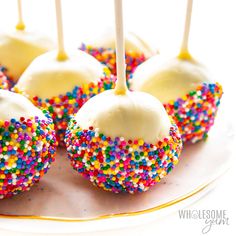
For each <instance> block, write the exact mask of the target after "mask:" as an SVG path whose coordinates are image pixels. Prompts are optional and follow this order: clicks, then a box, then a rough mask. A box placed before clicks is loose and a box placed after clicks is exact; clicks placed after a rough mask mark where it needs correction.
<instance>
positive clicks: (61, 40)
mask: <svg viewBox="0 0 236 236" xmlns="http://www.w3.org/2000/svg"><path fill="white" fill-rule="evenodd" d="M55 5H56V18H57V40H58V54H57V59H58V60H59V61H64V60H66V59H67V58H68V56H67V54H66V52H65V48H64V36H63V25H62V11H61V0H55Z"/></svg>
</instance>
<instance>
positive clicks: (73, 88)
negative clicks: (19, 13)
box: [14, 0, 114, 145]
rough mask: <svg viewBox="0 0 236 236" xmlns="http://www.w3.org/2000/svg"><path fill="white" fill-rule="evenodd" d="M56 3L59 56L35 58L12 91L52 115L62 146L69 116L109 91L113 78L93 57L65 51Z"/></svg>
mask: <svg viewBox="0 0 236 236" xmlns="http://www.w3.org/2000/svg"><path fill="white" fill-rule="evenodd" d="M55 3H56V15H57V28H58V52H57V51H51V52H47V53H45V54H43V55H41V56H39V57H37V58H36V59H35V60H34V61H33V62H32V63H31V64H30V66H29V67H28V68H27V70H26V71H25V72H24V73H23V75H22V76H21V77H20V79H19V81H18V83H17V84H16V86H15V88H14V91H16V92H23V93H25V94H26V95H28V96H29V97H30V99H32V101H33V103H34V104H35V105H36V106H38V107H41V108H45V109H48V111H49V113H50V114H51V116H52V118H53V120H54V123H55V129H56V131H57V137H58V140H59V141H60V144H61V145H64V141H63V140H64V134H65V130H66V128H67V122H68V121H69V118H70V115H73V114H75V113H76V112H77V111H78V110H79V108H80V107H81V106H82V105H83V104H84V103H85V102H86V101H87V100H88V99H89V98H91V97H92V96H94V95H95V94H97V93H99V92H101V91H103V90H105V89H109V88H111V87H112V86H113V84H114V78H113V77H112V76H110V72H109V70H108V69H107V68H106V67H104V66H103V65H102V64H101V63H100V62H99V61H97V60H96V59H95V58H94V57H92V56H90V55H88V54H87V53H85V52H83V51H80V50H77V49H75V50H74V51H73V50H72V51H69V52H68V54H67V53H66V51H65V49H64V42H63V27H62V17H61V2H60V1H59V0H56V1H55Z"/></svg>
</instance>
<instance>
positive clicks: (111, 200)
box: [0, 117, 233, 233]
mask: <svg viewBox="0 0 236 236" xmlns="http://www.w3.org/2000/svg"><path fill="white" fill-rule="evenodd" d="M232 142H233V130H232V127H231V126H230V125H229V123H228V122H226V121H225V119H223V118H222V117H221V118H220V119H217V122H216V124H215V126H214V127H213V128H212V130H211V132H210V134H209V138H208V140H207V141H205V142H200V143H197V144H195V145H188V146H185V148H184V151H183V152H182V154H181V158H180V162H179V164H178V166H176V168H175V169H174V170H173V171H172V172H171V173H170V174H169V175H168V176H167V177H166V178H165V179H163V180H162V181H161V183H159V184H157V185H156V186H154V187H153V188H152V189H151V190H149V191H147V192H145V193H139V194H135V195H129V194H113V193H110V192H105V191H103V190H101V189H99V188H96V187H94V186H93V185H92V184H91V183H90V182H87V181H86V180H85V179H83V178H82V177H80V176H79V175H78V174H77V173H76V172H75V171H74V170H73V169H72V168H71V166H70V162H69V160H68V159H67V157H66V152H65V150H59V152H58V155H57V160H56V162H55V163H54V164H53V165H52V168H51V170H50V171H49V173H48V174H47V175H46V176H45V177H44V178H43V179H42V180H41V182H40V183H39V184H37V185H36V186H34V187H33V188H32V189H31V191H29V192H24V193H22V194H19V195H18V196H15V197H14V198H11V199H5V200H1V201H0V227H1V228H3V229H10V230H15V231H22V232H32V233H33V232H35V233H40V232H41V233H75V232H87V231H98V230H107V229H114V228H121V227H126V226H131V225H136V224H140V222H142V223H145V222H147V221H150V220H152V219H153V218H154V217H155V219H156V218H157V217H161V216H162V215H163V214H167V213H169V212H170V211H173V210H176V209H179V208H180V207H183V205H186V204H189V203H191V202H193V201H195V200H196V199H199V198H200V197H201V196H202V195H204V194H205V193H206V192H207V191H208V190H209V189H210V188H209V187H210V186H212V183H213V182H214V181H215V180H216V179H217V178H219V176H221V175H222V174H223V173H224V172H225V171H226V170H227V169H228V168H229V166H230V157H231V156H232V152H233V147H232ZM13 223H14V224H13Z"/></svg>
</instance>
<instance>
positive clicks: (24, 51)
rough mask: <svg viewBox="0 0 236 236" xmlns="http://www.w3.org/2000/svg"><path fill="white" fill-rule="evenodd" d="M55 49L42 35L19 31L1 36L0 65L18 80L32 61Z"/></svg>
mask: <svg viewBox="0 0 236 236" xmlns="http://www.w3.org/2000/svg"><path fill="white" fill-rule="evenodd" d="M52 48H54V45H53V43H52V42H51V41H50V40H49V39H47V38H45V37H42V36H40V35H37V34H34V33H29V32H26V31H21V30H17V31H14V32H12V33H9V34H2V35H0V64H1V65H3V66H5V67H6V68H7V69H8V74H9V75H10V76H12V77H13V78H14V79H15V80H17V79H18V78H19V77H20V76H21V74H22V73H23V72H24V70H25V69H26V68H27V66H28V65H29V64H30V63H31V61H32V60H33V59H34V58H36V57H37V56H39V55H41V54H43V53H45V52H47V51H48V50H51V49H52Z"/></svg>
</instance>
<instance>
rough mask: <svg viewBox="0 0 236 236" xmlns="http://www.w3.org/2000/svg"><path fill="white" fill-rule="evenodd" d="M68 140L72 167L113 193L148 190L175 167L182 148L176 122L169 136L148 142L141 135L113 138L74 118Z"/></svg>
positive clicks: (69, 128)
mask: <svg viewBox="0 0 236 236" xmlns="http://www.w3.org/2000/svg"><path fill="white" fill-rule="evenodd" d="M65 141H66V145H67V151H68V156H69V158H70V160H71V165H72V166H73V168H74V169H75V170H76V171H77V172H78V173H79V174H81V175H82V176H84V177H85V178H87V179H89V180H90V181H91V182H92V183H93V184H94V185H96V186H98V187H101V188H103V189H104V190H107V191H112V192H114V193H119V192H129V193H135V192H143V191H146V190H148V189H149V187H151V186H152V185H154V184H155V183H157V182H159V181H160V180H161V179H162V178H163V177H164V176H166V175H167V174H168V173H169V172H170V171H171V170H172V169H173V167H174V166H175V165H176V164H177V163H178V159H179V155H180V152H181V150H182V140H181V137H180V134H179V131H178V129H177V126H176V125H175V124H172V126H171V128H170V133H169V136H168V137H167V138H164V139H163V140H162V141H159V142H157V143H156V144H148V143H145V142H144V141H143V140H141V139H139V140H125V139H124V138H122V137H117V138H115V139H111V138H110V137H107V136H105V135H103V134H101V133H99V132H98V130H97V129H94V128H93V127H90V128H89V130H82V129H81V128H80V127H79V126H78V125H77V123H76V121H75V120H72V121H71V122H70V125H69V127H68V130H67V133H66V138H65Z"/></svg>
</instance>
